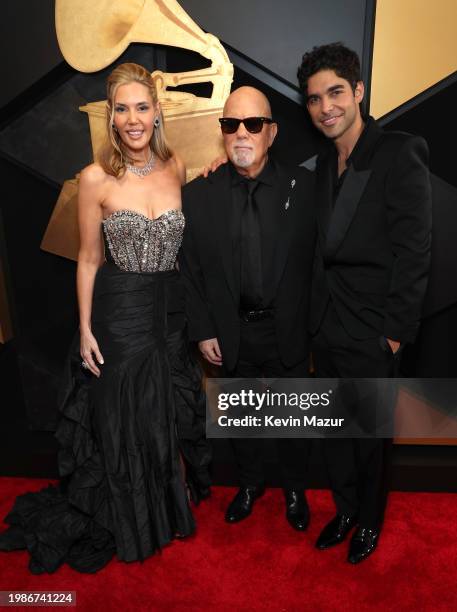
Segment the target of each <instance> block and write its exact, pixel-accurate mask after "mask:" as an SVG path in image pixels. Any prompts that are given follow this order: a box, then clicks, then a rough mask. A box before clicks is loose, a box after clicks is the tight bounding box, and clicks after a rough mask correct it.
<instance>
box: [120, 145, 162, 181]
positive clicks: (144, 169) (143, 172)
mask: <svg viewBox="0 0 457 612" xmlns="http://www.w3.org/2000/svg"><path fill="white" fill-rule="evenodd" d="M154 164H155V158H154V153H153V152H152V151H151V157H150V158H149V161H148V163H147V164H146V165H145V166H141V167H138V166H133V165H132V164H125V167H126V168H127V170H129V171H130V172H132V174H136V175H137V176H141V177H143V176H147V175H148V174H150V173H151V171H152V169H153V168H154Z"/></svg>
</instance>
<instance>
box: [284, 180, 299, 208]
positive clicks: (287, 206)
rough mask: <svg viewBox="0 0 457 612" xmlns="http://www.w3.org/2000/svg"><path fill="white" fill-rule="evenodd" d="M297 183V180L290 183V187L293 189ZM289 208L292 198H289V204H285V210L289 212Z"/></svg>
mask: <svg viewBox="0 0 457 612" xmlns="http://www.w3.org/2000/svg"><path fill="white" fill-rule="evenodd" d="M296 182H297V181H296V180H295V179H292V180H291V181H290V186H291V188H292V189H293V188H294V187H295V184H296ZM289 206H290V196H289V197H288V198H287V202H286V203H285V204H284V208H285V209H286V210H287V209H288V208H289Z"/></svg>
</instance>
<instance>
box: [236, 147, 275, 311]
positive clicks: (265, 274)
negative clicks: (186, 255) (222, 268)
mask: <svg viewBox="0 0 457 612" xmlns="http://www.w3.org/2000/svg"><path fill="white" fill-rule="evenodd" d="M229 165H230V173H231V190H232V203H233V206H232V214H231V227H230V232H231V236H232V245H233V265H234V273H235V278H236V279H237V280H238V286H239V278H240V266H241V245H240V239H241V216H242V211H243V208H244V206H245V204H246V200H247V190H246V185H245V183H246V182H247V181H249V180H254V181H256V182H257V183H258V185H257V187H256V189H255V191H254V195H253V198H254V200H255V203H256V205H257V208H258V211H259V221H260V229H261V250H262V287H263V298H262V300H261V302H260V303H259V304H249V305H245V304H240V305H239V306H240V308H246V307H247V308H249V309H253V308H255V309H261V308H271V307H272V306H273V300H274V297H275V292H276V287H274V286H273V285H272V279H273V278H274V265H275V252H276V243H277V240H278V235H277V228H278V221H279V218H280V212H281V202H280V201H279V194H278V176H277V172H276V168H275V164H274V161H273V160H271V159H269V160H268V161H267V163H266V164H265V166H264V168H263V169H262V171H261V173H260V174H259V175H258V176H257V177H255V179H247V178H246V177H244V176H243V175H241V174H239V173H238V172H237V170H236V169H235V167H234V166H233V164H231V163H230V162H229Z"/></svg>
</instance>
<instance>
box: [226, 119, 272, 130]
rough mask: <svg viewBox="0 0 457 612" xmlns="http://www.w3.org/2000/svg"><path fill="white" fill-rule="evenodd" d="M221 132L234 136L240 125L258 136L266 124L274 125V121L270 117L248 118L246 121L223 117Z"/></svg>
mask: <svg viewBox="0 0 457 612" xmlns="http://www.w3.org/2000/svg"><path fill="white" fill-rule="evenodd" d="M219 123H220V124H221V130H222V132H223V133H224V134H234V133H235V132H236V131H237V130H238V128H239V127H240V123H243V124H244V127H245V128H246V129H247V131H248V132H250V133H251V134H258V133H259V132H261V131H262V128H263V124H264V123H274V121H273V119H269V118H268V117H246V119H235V118H234V117H221V118H220V119H219Z"/></svg>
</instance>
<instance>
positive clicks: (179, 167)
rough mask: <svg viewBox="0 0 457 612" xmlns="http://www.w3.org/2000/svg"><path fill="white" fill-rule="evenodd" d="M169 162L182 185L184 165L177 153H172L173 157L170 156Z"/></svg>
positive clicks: (184, 172)
mask: <svg viewBox="0 0 457 612" xmlns="http://www.w3.org/2000/svg"><path fill="white" fill-rule="evenodd" d="M170 163H171V164H173V166H174V168H175V172H176V174H177V176H178V178H179V180H180V181H181V184H182V185H184V183H185V182H186V165H185V164H184V162H183V160H182V159H181V158H180V157H179V155H178V154H177V153H173V157H171V158H170Z"/></svg>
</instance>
